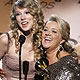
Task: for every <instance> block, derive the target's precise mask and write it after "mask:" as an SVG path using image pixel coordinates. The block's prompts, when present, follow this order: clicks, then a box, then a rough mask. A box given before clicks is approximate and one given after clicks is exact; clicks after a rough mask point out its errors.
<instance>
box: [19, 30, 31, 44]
mask: <svg viewBox="0 0 80 80" xmlns="http://www.w3.org/2000/svg"><path fill="white" fill-rule="evenodd" d="M19 35H24V36H25V37H26V41H25V42H27V43H32V40H31V31H26V32H21V31H19Z"/></svg>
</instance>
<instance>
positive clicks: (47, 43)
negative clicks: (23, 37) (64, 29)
mask: <svg viewBox="0 0 80 80" xmlns="http://www.w3.org/2000/svg"><path fill="white" fill-rule="evenodd" d="M61 42H62V37H61V33H60V29H59V27H58V24H57V23H56V22H55V21H49V22H48V23H47V24H46V26H45V27H44V30H43V33H42V45H43V47H44V48H48V49H49V50H54V49H56V48H57V47H58V46H59V44H60V43H61Z"/></svg>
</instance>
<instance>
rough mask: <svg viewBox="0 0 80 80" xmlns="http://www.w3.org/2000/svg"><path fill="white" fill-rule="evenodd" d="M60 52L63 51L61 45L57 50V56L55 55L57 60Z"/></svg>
mask: <svg viewBox="0 0 80 80" xmlns="http://www.w3.org/2000/svg"><path fill="white" fill-rule="evenodd" d="M61 51H64V48H63V46H62V44H60V48H59V50H58V52H57V54H56V56H57V58H59V53H60V52H61Z"/></svg>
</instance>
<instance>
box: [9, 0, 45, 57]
mask: <svg viewBox="0 0 80 80" xmlns="http://www.w3.org/2000/svg"><path fill="white" fill-rule="evenodd" d="M16 6H17V7H19V8H28V9H29V11H30V14H31V15H32V16H33V17H34V23H33V26H32V32H31V35H32V42H33V49H34V51H35V55H34V57H35V58H38V57H40V55H41V54H42V51H41V50H40V49H39V46H40V45H41V33H42V29H43V27H44V21H43V20H44V16H43V13H42V10H41V7H40V1H39V0H18V1H17V2H15V3H14V4H13V7H12V12H11V16H10V17H11V25H10V27H11V30H12V31H13V37H14V39H15V46H16V53H17V52H18V51H19V41H18V39H19V33H18V30H19V25H18V23H17V20H16V11H15V8H16Z"/></svg>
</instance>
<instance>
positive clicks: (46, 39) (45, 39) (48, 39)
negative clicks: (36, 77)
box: [44, 37, 52, 42]
mask: <svg viewBox="0 0 80 80" xmlns="http://www.w3.org/2000/svg"><path fill="white" fill-rule="evenodd" d="M44 41H45V42H51V41H52V39H51V38H50V37H45V38H44Z"/></svg>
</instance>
